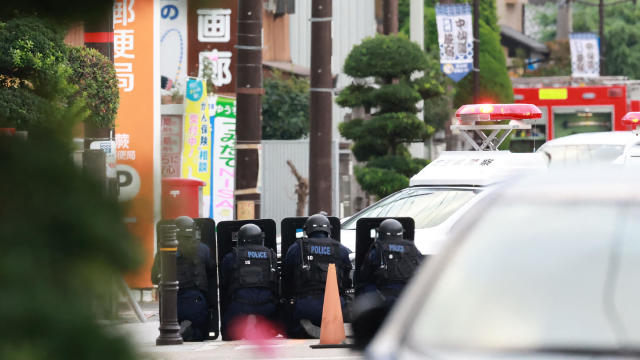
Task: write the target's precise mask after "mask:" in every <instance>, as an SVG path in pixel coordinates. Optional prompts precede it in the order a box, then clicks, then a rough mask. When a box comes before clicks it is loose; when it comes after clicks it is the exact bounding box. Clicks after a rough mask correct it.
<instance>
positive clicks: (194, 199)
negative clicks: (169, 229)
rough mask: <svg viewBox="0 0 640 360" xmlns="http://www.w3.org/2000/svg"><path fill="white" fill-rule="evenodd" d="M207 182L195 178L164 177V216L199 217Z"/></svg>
mask: <svg viewBox="0 0 640 360" xmlns="http://www.w3.org/2000/svg"><path fill="white" fill-rule="evenodd" d="M205 185H206V183H205V182H204V181H200V180H194V179H182V178H164V179H162V218H163V219H175V218H177V217H178V216H183V215H186V216H189V217H192V218H194V219H195V218H198V217H201V216H200V201H201V199H202V187H203V186H205Z"/></svg>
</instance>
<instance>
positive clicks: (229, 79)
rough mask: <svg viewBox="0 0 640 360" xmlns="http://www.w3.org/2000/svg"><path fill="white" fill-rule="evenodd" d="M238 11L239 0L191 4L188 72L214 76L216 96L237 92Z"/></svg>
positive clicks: (194, 0) (205, 0)
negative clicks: (236, 46)
mask: <svg viewBox="0 0 640 360" xmlns="http://www.w3.org/2000/svg"><path fill="white" fill-rule="evenodd" d="M237 9H238V0H217V1H211V0H189V1H188V12H189V21H188V27H189V29H188V36H189V65H188V73H189V75H190V76H198V77H210V78H211V80H212V83H213V85H214V86H215V87H216V89H215V93H216V94H221V93H223V94H233V93H235V92H236V79H235V78H234V76H235V57H236V56H237V55H236V54H237V50H236V48H235V45H236V42H237V41H236V38H237V36H236V27H237V26H236V24H237V16H236V12H237ZM209 90H211V89H209Z"/></svg>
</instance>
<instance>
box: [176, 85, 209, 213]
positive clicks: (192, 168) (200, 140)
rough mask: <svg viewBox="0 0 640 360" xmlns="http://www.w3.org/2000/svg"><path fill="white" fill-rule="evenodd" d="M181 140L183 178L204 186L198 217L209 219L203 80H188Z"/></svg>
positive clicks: (205, 98)
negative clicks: (202, 183)
mask: <svg viewBox="0 0 640 360" xmlns="http://www.w3.org/2000/svg"><path fill="white" fill-rule="evenodd" d="M186 85H187V87H186V92H185V99H184V100H185V101H184V104H185V113H184V125H183V132H182V134H183V139H182V169H181V174H182V177H183V178H188V179H198V180H202V181H204V182H205V183H206V185H205V186H204V188H203V189H202V195H203V197H202V202H203V203H201V204H200V208H201V214H202V215H203V216H204V217H210V214H209V207H210V206H209V202H210V201H211V196H210V194H211V141H212V138H211V135H212V134H211V131H212V129H211V121H210V119H209V106H208V104H207V85H206V83H205V82H204V80H202V79H196V78H189V79H187V84H186Z"/></svg>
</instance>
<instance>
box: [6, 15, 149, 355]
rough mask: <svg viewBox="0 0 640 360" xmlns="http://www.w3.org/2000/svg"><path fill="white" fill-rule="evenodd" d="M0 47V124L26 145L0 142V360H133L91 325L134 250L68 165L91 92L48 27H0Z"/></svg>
mask: <svg viewBox="0 0 640 360" xmlns="http://www.w3.org/2000/svg"><path fill="white" fill-rule="evenodd" d="M12 3H13V2H12ZM28 3H29V2H27V4H28ZM9 5H11V4H9ZM57 6H59V7H61V6H60V4H57ZM61 8H63V7H61ZM0 49H1V50H0V52H1V53H0V124H2V125H3V126H5V125H6V126H15V127H17V128H18V129H21V130H27V131H28V140H22V139H19V138H15V137H3V136H0V164H2V171H3V173H5V174H9V176H0V188H2V189H5V191H2V192H0V239H2V240H3V245H4V250H3V251H2V252H1V253H0V282H1V283H2V286H3V293H2V296H1V297H0V319H2V321H3V322H4V323H5V324H8V326H4V327H2V329H0V339H1V340H0V358H2V359H28V360H31V359H69V358H90V359H133V358H134V357H135V355H134V352H133V350H132V349H131V348H130V346H129V345H128V343H127V341H126V340H125V339H124V338H123V337H120V336H117V335H115V334H114V333H113V332H112V331H109V329H107V328H106V327H105V326H104V325H100V324H98V323H97V321H96V315H97V313H96V311H97V310H104V309H106V306H105V305H106V304H105V303H106V302H108V299H109V298H113V296H115V294H111V289H113V286H112V284H113V281H114V280H115V279H117V278H118V277H120V276H121V274H122V273H124V272H128V271H131V270H133V269H134V268H135V267H136V266H137V265H138V264H139V249H138V248H137V247H136V246H134V244H135V242H134V241H133V239H132V238H131V235H130V234H129V232H128V231H127V228H126V226H125V225H124V223H123V222H122V218H123V215H124V214H123V211H122V209H121V208H120V207H119V204H118V203H117V202H116V201H115V200H114V199H107V198H106V197H105V195H104V189H102V188H101V186H100V185H98V184H97V183H96V182H95V181H94V180H93V179H91V178H89V177H88V175H86V174H83V173H82V172H81V170H79V169H78V168H76V166H75V165H74V164H73V161H72V148H73V143H72V128H73V127H74V125H75V124H77V123H78V122H80V121H82V120H84V119H85V118H86V117H87V116H88V115H89V114H90V112H89V110H88V108H87V106H86V105H85V98H86V97H90V96H92V95H91V94H89V93H87V94H86V95H85V94H83V96H78V87H76V86H75V85H72V84H70V83H69V82H68V80H69V78H70V77H71V76H72V75H78V74H77V73H74V72H72V67H71V66H70V65H69V62H68V59H67V48H66V46H65V45H64V44H63V43H62V37H61V35H60V33H59V32H58V31H57V30H56V27H55V26H52V25H51V24H49V23H47V22H45V21H42V20H38V19H35V18H21V19H13V20H9V21H7V22H6V23H0ZM76 60H77V61H72V62H71V63H72V64H73V66H74V67H82V66H84V65H86V64H79V63H78V62H82V61H83V60H82V59H76ZM102 65H106V64H104V63H102ZM92 70H93V71H94V72H104V71H105V68H104V67H103V66H100V64H99V63H98V64H96V65H94V68H93V69H92ZM108 74H109V73H108V72H104V73H102V74H96V76H107V75H108ZM87 76H88V75H87ZM81 78H82V76H81ZM89 100H95V99H89Z"/></svg>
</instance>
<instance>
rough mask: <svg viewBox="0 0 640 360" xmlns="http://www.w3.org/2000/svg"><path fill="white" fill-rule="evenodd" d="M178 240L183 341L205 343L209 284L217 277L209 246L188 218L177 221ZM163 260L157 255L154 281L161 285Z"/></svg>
mask: <svg viewBox="0 0 640 360" xmlns="http://www.w3.org/2000/svg"><path fill="white" fill-rule="evenodd" d="M175 224H176V228H177V233H176V236H177V238H178V252H177V257H176V267H177V278H178V323H179V324H180V335H181V336H182V339H183V340H184V341H203V340H204V339H205V338H206V337H207V336H208V335H209V315H208V308H209V306H208V303H209V291H216V289H209V281H210V279H211V278H212V277H215V276H216V273H215V264H214V262H213V260H212V259H211V256H210V251H209V247H208V246H207V245H206V244H204V243H202V242H201V241H200V229H199V228H198V225H197V224H196V223H195V221H193V219H192V218H190V217H188V216H180V217H178V218H176V220H175ZM159 259H160V257H159V256H156V259H155V260H154V265H153V269H152V272H151V279H152V282H153V283H154V284H158V283H159V282H160V275H161V274H160V261H159Z"/></svg>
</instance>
